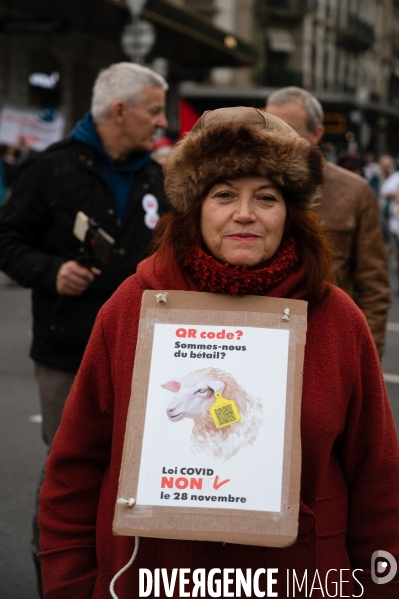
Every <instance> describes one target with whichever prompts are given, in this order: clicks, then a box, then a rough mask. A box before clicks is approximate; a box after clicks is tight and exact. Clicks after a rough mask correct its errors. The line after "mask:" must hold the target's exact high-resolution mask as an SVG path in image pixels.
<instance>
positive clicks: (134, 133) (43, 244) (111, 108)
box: [0, 62, 168, 568]
mask: <svg viewBox="0 0 399 599" xmlns="http://www.w3.org/2000/svg"><path fill="white" fill-rule="evenodd" d="M166 89H167V84H166V82H165V80H164V79H163V78H162V77H160V76H159V75H157V74H156V73H154V72H153V71H151V70H150V69H147V68H145V67H142V66H139V65H136V64H131V63H124V62H122V63H118V64H114V65H111V66H110V67H108V68H107V69H105V70H103V71H101V72H100V74H99V75H98V77H97V79H96V81H95V84H94V87H93V95H92V103H91V110H90V111H89V112H88V113H87V114H86V116H85V118H84V119H83V120H82V121H79V122H78V123H77V125H76V126H75V127H74V129H73V131H72V133H71V135H70V137H69V138H68V139H66V140H64V141H61V142H59V143H57V144H55V145H53V146H51V147H49V148H48V149H47V150H46V151H45V152H44V153H43V154H42V155H40V156H39V157H36V158H35V160H34V161H33V162H32V163H31V164H27V166H26V167H24V168H23V170H22V171H21V172H20V173H19V175H18V177H17V179H16V181H15V182H14V185H13V190H12V194H11V198H10V200H9V202H8V204H7V206H6V207H5V209H4V212H3V215H2V217H1V219H0V268H1V269H2V270H4V272H5V273H7V274H8V275H9V276H11V277H12V278H13V279H14V280H15V281H17V283H19V284H20V285H22V286H24V287H31V288H32V302H33V341H32V346H31V352H30V356H31V358H32V359H33V360H34V363H35V373H36V378H37V382H38V385H39V397H40V403H41V411H42V417H43V424H42V434H43V439H44V441H45V443H46V444H47V445H48V447H49V448H50V447H51V445H52V442H53V438H54V435H55V433H56V431H57V428H58V426H59V423H60V419H61V414H62V411H63V407H64V403H65V400H66V398H67V396H68V393H69V390H70V388H71V386H72V383H73V380H74V377H75V374H76V372H77V370H78V368H79V365H80V362H81V359H82V356H83V352H84V350H85V347H86V344H87V341H88V339H89V336H90V333H91V329H92V327H93V324H94V321H95V318H96V315H97V312H98V311H99V309H100V308H101V306H102V305H103V304H104V302H105V301H106V300H107V299H108V298H109V297H110V296H111V295H112V293H113V292H114V291H115V289H116V288H117V287H118V286H119V285H120V284H121V283H122V281H124V279H126V277H128V276H129V275H131V274H133V273H134V272H135V270H136V266H137V264H138V262H139V261H140V260H141V259H142V258H143V257H144V256H145V253H146V249H147V246H148V244H149V243H150V241H151V238H152V231H153V228H154V227H155V224H156V222H157V221H158V219H159V216H160V214H162V213H163V212H165V211H167V210H168V205H167V202H166V198H165V196H164V191H163V175H162V168H161V167H160V166H159V164H157V163H156V162H155V161H153V160H152V159H151V150H152V147H153V144H154V136H155V134H156V132H157V130H158V129H159V128H165V127H167V120H166V117H165V112H164V107H165V91H166ZM78 211H82V212H84V213H85V214H86V215H87V216H88V217H91V218H94V219H95V220H96V221H97V223H99V225H100V226H101V228H102V229H103V230H105V231H106V233H108V235H110V236H111V237H112V238H114V240H115V246H114V249H113V252H112V256H111V259H110V261H109V263H108V264H103V263H100V262H98V261H97V262H94V264H84V263H83V264H82V263H81V261H80V260H79V256H80V254H81V251H82V243H81V242H80V241H79V240H78V239H77V238H76V237H74V235H73V228H74V222H75V217H76V214H77V212H78ZM38 550H39V543H38V528H37V522H36V520H35V524H34V538H33V553H34V555H35V556H36V554H37V552H38ZM35 563H36V566H37V567H38V568H39V566H40V564H39V563H38V562H37V558H36V557H35Z"/></svg>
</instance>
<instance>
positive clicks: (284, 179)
mask: <svg viewBox="0 0 399 599" xmlns="http://www.w3.org/2000/svg"><path fill="white" fill-rule="evenodd" d="M165 174H166V183H165V187H166V193H167V195H168V198H169V200H170V202H171V204H172V205H173V206H174V209H175V210H174V212H173V213H171V214H168V215H166V216H165V217H164V219H163V220H161V222H160V226H159V227H158V229H157V237H156V239H155V246H156V252H155V253H154V255H153V256H151V257H150V258H148V259H147V260H145V261H144V262H142V263H141V264H140V265H139V268H138V270H137V274H136V275H134V276H133V277H131V278H130V279H128V280H127V281H126V282H125V283H124V284H123V285H122V286H121V287H120V288H119V290H118V291H117V292H116V293H115V294H114V296H113V297H112V298H111V300H110V301H109V302H108V303H107V304H106V305H105V306H104V307H103V309H102V310H101V312H100V314H99V316H98V319H97V322H96V326H95V329H94V331H93V334H92V337H91V340H90V343H89V346H88V348H87V351H86V355H85V358H84V360H83V363H82V366H81V368H80V371H79V374H78V376H77V378H76V381H75V384H74V386H73V389H72V392H71V395H70V397H69V399H68V401H67V404H66V407H65V410H64V415H63V420H62V423H61V427H60V429H59V432H58V434H57V437H56V439H55V441H54V446H53V450H52V453H51V456H50V458H49V461H48V474H47V477H46V480H45V483H44V485H43V488H42V495H41V511H40V523H41V546H42V553H41V559H42V569H43V582H44V591H45V598H46V599H61V598H72V597H73V598H79V599H106V598H108V597H109V591H108V589H109V584H110V581H111V579H112V577H113V576H114V575H115V573H116V572H118V571H119V570H120V569H121V568H122V567H123V566H124V565H125V564H126V563H127V562H128V561H129V558H130V556H131V554H132V551H133V546H134V540H133V539H132V538H131V537H113V536H112V519H113V512H114V506H115V501H116V497H117V487H118V477H119V471H120V465H121V456H122V449H123V439H124V432H125V423H126V416H127V409H128V404H129V399H130V387H131V380H132V370H133V365H134V348H135V347H136V342H137V331H138V319H139V311H140V302H141V297H142V294H143V291H144V290H146V289H170V290H188V291H205V292H211V293H224V294H232V295H234V294H239V295H245V294H250V295H263V296H272V297H285V298H293V299H305V300H307V301H308V302H309V313H308V332H307V341H306V349H305V363H304V377H303V393H302V418H301V432H302V483H301V509H300V517H299V533H298V539H297V541H296V543H295V544H294V545H293V546H292V547H288V548H285V549H273V548H265V547H253V546H242V545H240V546H238V545H232V544H221V543H210V542H196V541H176V540H165V539H151V538H143V539H141V545H140V551H139V552H138V555H137V558H136V561H135V564H134V566H133V567H132V568H130V570H128V571H127V572H126V573H125V574H123V576H122V577H121V579H120V580H119V581H118V582H117V585H116V592H117V594H118V597H119V598H120V599H128V598H129V599H131V598H132V597H138V596H139V592H138V570H139V568H148V569H149V570H151V571H154V570H155V568H168V569H169V574H170V569H171V568H190V569H191V570H194V569H197V568H204V569H205V570H206V571H207V572H209V570H210V569H212V568H220V569H223V568H240V569H241V570H242V571H245V569H246V568H251V569H252V571H255V570H256V569H258V568H278V570H279V577H278V585H275V586H274V587H273V591H278V596H279V597H286V596H287V594H286V583H285V575H286V571H287V569H290V570H292V569H295V571H296V573H297V575H298V577H299V576H300V579H299V580H302V577H303V574H304V572H305V570H307V571H308V573H309V574H308V575H309V577H311V581H313V579H314V575H315V572H316V571H317V573H318V575H319V576H320V579H321V580H322V581H323V588H324V589H325V588H326V587H325V584H326V580H327V587H328V592H329V593H330V595H329V596H338V592H337V591H336V589H337V588H340V591H339V593H340V594H339V596H364V597H366V598H367V599H377V598H378V599H380V598H387V599H391V598H392V599H394V597H397V596H398V590H399V586H398V578H397V576H396V577H395V578H394V580H393V581H391V582H389V583H388V584H384V585H377V584H375V583H373V582H372V580H371V578H370V575H371V572H370V563H371V557H372V554H373V552H375V551H377V550H379V549H382V550H385V551H389V552H390V553H391V554H392V555H393V556H394V557H396V559H397V560H399V494H398V487H399V448H398V440H397V435H396V431H395V426H394V423H393V419H392V414H391V410H390V406H389V401H388V398H387V395H386V391H385V386H384V382H383V378H382V374H381V370H380V365H379V360H378V355H377V352H376V348H375V346H374V343H373V340H372V338H371V335H370V332H369V330H368V327H367V324H366V321H365V318H364V316H363V314H362V313H361V312H360V310H359V309H358V308H357V307H356V306H355V304H354V303H353V302H352V301H351V300H350V299H349V297H347V296H346V295H345V294H344V293H343V292H342V291H340V290H339V289H338V288H336V287H334V286H333V285H331V283H330V280H331V275H330V256H329V250H328V246H327V244H326V241H325V239H324V236H323V233H322V230H321V228H320V225H319V223H318V220H317V217H316V215H315V213H314V212H313V205H314V203H315V202H316V201H317V197H318V193H319V186H320V184H321V183H322V178H323V158H322V157H321V154H320V153H319V151H318V149H317V148H315V147H314V146H312V145H311V144H309V143H308V142H307V141H306V140H305V139H303V138H300V137H299V136H298V135H297V134H296V133H295V132H294V131H293V130H292V129H291V128H290V127H289V126H288V125H286V124H285V123H283V122H282V121H280V120H279V119H277V118H276V117H273V116H272V115H268V114H264V113H261V112H259V111H257V110H255V109H251V108H229V109H219V110H215V111H212V112H207V113H205V114H204V115H203V116H202V117H201V119H200V120H199V121H198V123H197V124H196V125H195V127H194V129H193V130H192V131H191V132H190V133H189V134H188V135H187V137H186V138H185V139H184V140H183V141H182V142H180V144H178V145H177V147H176V148H175V149H174V151H173V152H172V154H171V156H170V157H169V159H168V162H167V164H166V167H165ZM355 569H357V572H356V573H355V576H354V577H353V576H352V575H351V572H350V571H351V570H355ZM326 577H327V579H326ZM262 578H263V579H264V580H265V581H266V577H261V579H260V587H261V591H266V582H264V583H263V584H262ZM354 578H357V579H358V580H359V581H360V583H361V586H360V585H359V584H357V583H356V584H355V583H354V582H353V581H354ZM340 581H341V582H340ZM311 584H312V582H310V583H309V584H308V589H307V590H308V592H309V591H310V587H311ZM337 584H338V585H341V586H338V587H337ZM354 584H355V586H354ZM313 587H314V588H313V591H312V593H311V595H309V594H305V589H304V587H303V588H302V591H299V590H298V589H297V591H296V596H297V597H305V596H312V597H318V596H320V597H322V596H323V597H324V596H326V592H325V591H321V590H317V589H320V584H319V583H318V580H317V579H316V581H315V582H314V584H313ZM362 588H363V589H364V591H363V592H362ZM177 589H178V586H176V591H175V595H174V596H178V595H177V592H178V591H177ZM334 589H335V590H334ZM334 592H335V593H336V594H334ZM276 596H277V595H276Z"/></svg>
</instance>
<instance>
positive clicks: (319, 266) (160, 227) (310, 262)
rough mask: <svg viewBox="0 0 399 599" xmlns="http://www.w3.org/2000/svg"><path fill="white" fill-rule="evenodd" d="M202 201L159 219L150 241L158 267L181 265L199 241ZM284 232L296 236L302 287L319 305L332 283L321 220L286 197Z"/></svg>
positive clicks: (326, 243) (329, 256)
mask: <svg viewBox="0 0 399 599" xmlns="http://www.w3.org/2000/svg"><path fill="white" fill-rule="evenodd" d="M202 203H203V201H200V202H197V203H196V204H194V205H193V206H192V207H191V208H190V209H189V210H187V212H171V213H169V214H166V215H165V216H163V217H162V218H161V220H160V221H159V222H158V224H157V226H156V228H155V231H154V238H153V242H152V247H151V249H152V253H156V258H157V260H156V263H157V266H158V267H161V268H166V269H168V268H173V267H174V266H176V264H177V265H178V266H179V267H180V269H183V268H184V260H185V257H186V255H187V253H188V252H190V251H191V250H192V248H193V247H194V246H195V245H197V244H199V245H201V244H202V235H201V225H200V222H201V209H202ZM286 206H287V228H286V234H290V235H292V236H293V238H294V239H295V242H296V244H297V249H298V252H299V255H300V258H301V261H302V263H303V264H304V265H305V267H306V282H305V286H306V289H307V293H308V301H309V303H310V304H311V305H313V306H316V305H319V304H321V303H322V302H323V301H324V300H325V299H326V298H327V296H328V294H329V292H330V287H329V283H331V282H332V258H331V250H330V246H329V243H328V241H327V238H326V236H325V233H324V231H323V229H322V227H321V225H320V219H319V217H318V215H317V214H316V212H315V210H314V209H313V208H311V207H306V208H305V207H303V206H299V205H298V204H297V203H296V202H295V200H293V201H290V199H289V198H286Z"/></svg>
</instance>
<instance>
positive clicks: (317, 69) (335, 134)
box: [181, 0, 399, 155]
mask: <svg viewBox="0 0 399 599" xmlns="http://www.w3.org/2000/svg"><path fill="white" fill-rule="evenodd" d="M224 4H225V3H224V2H223V0H214V2H213V6H214V8H215V9H217V10H216V14H214V15H213V17H212V18H213V19H216V18H218V19H219V24H220V25H222V23H221V22H220V21H221V16H222V15H223V14H224V13H223V5H224ZM229 5H230V15H229V18H228V19H226V20H225V22H226V24H227V23H229V25H230V27H232V26H234V24H236V31H238V28H239V27H240V26H242V23H243V22H244V21H245V22H246V24H247V31H245V32H244V35H245V37H246V39H251V40H253V42H254V43H255V44H256V45H257V47H258V49H259V53H260V58H259V61H258V63H257V65H256V67H255V68H254V69H252V70H251V71H250V72H248V69H247V70H246V71H247V74H246V80H245V79H243V78H242V79H241V80H240V79H239V76H238V75H239V74H238V73H237V72H235V73H232V72H230V88H229V89H227V88H226V81H227V79H228V77H227V75H226V74H225V75H224V79H223V80H222V79H220V78H219V79H218V77H217V75H218V73H216V77H214V79H213V81H212V86H211V87H209V88H208V89H205V87H204V86H203V89H202V95H201V91H200V90H199V89H198V87H196V86H195V85H189V84H184V85H182V87H181V90H182V95H183V96H184V97H186V98H187V100H188V101H190V100H191V101H192V102H193V105H194V106H197V107H198V108H199V109H200V110H203V109H204V108H205V107H206V104H207V101H206V99H205V98H206V97H207V96H208V98H209V106H212V107H215V102H216V94H215V89H214V87H215V85H216V87H218V88H219V91H220V93H221V94H222V97H221V101H222V102H224V103H225V104H229V105H231V100H233V99H234V101H235V102H238V101H239V102H240V103H245V104H246V105H248V104H253V105H256V106H258V107H261V106H262V105H264V100H265V99H266V98H267V96H268V95H269V93H270V92H271V91H273V90H275V89H278V88H280V87H284V86H288V85H297V86H300V87H304V88H305V89H307V90H309V91H311V92H312V93H314V94H315V95H316V96H317V97H318V98H319V100H320V101H321V102H322V104H323V107H324V110H325V113H326V120H325V126H326V136H325V140H326V143H329V144H331V145H332V146H334V147H336V149H337V150H346V149H348V148H349V149H357V150H358V151H360V152H361V153H364V152H365V151H366V150H372V151H374V152H376V153H378V154H381V153H383V152H387V151H388V152H390V153H393V154H395V155H398V154H399V136H398V130H399V0H247V1H245V0H233V1H232V2H231V3H229ZM232 8H234V11H235V16H234V15H233V16H232V15H231V12H232ZM218 10H219V13H218V12H217V11H218ZM245 12H247V13H249V14H248V17H247V19H246V20H245V19H244V20H243V18H242V14H243V13H245ZM218 14H219V16H218ZM240 14H241V17H239V15H240Z"/></svg>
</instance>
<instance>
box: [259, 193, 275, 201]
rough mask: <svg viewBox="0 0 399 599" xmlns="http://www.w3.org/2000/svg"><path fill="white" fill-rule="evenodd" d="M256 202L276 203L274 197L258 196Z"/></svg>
mask: <svg viewBox="0 0 399 599" xmlns="http://www.w3.org/2000/svg"><path fill="white" fill-rule="evenodd" d="M258 200H260V201H261V202H277V198H275V197H274V196H269V195H268V196H260V197H259V198H258Z"/></svg>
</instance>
